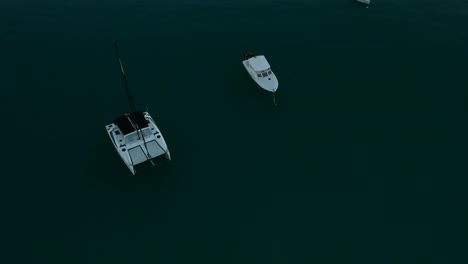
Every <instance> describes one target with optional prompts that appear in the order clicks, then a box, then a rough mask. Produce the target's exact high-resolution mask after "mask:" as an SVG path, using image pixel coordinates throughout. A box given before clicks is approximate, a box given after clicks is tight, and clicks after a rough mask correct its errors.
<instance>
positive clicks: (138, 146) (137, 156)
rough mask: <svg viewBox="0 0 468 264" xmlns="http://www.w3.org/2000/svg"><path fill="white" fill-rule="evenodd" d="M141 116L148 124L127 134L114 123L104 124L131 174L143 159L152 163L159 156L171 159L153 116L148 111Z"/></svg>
mask: <svg viewBox="0 0 468 264" xmlns="http://www.w3.org/2000/svg"><path fill="white" fill-rule="evenodd" d="M143 116H144V118H145V120H146V121H147V122H148V126H147V127H146V128H144V129H142V130H141V131H134V132H132V133H129V134H127V135H124V133H123V131H122V130H121V129H120V128H119V127H118V126H117V125H116V124H115V123H112V124H109V125H107V126H106V130H107V133H108V135H109V138H110V139H111V141H112V144H113V145H114V148H115V149H116V151H117V153H118V154H119V156H120V158H121V159H122V160H123V162H124V163H125V165H126V166H127V167H128V169H129V170H130V171H131V172H132V174H135V173H136V171H135V165H138V164H140V163H143V162H145V161H151V162H152V163H153V160H154V159H156V158H159V157H162V158H164V159H165V160H171V154H170V152H169V149H168V147H167V144H166V141H165V140H164V137H163V136H162V133H161V132H160V130H159V128H158V126H157V125H156V123H155V122H154V120H153V118H151V116H150V115H149V113H148V112H143ZM138 133H140V134H138ZM143 137H144V140H143Z"/></svg>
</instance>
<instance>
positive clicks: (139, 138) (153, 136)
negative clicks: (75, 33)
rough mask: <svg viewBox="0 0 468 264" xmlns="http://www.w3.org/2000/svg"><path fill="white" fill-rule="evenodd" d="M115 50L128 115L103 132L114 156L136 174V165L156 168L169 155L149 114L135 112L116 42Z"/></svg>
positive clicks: (121, 117) (167, 158) (169, 158)
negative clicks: (147, 163) (146, 164)
mask: <svg viewBox="0 0 468 264" xmlns="http://www.w3.org/2000/svg"><path fill="white" fill-rule="evenodd" d="M114 47H115V51H116V53H117V58H118V60H119V64H120V70H121V72H122V77H123V80H124V85H125V90H126V92H127V97H128V101H129V103H130V110H131V111H130V113H126V114H124V115H122V116H119V117H117V118H116V119H115V120H114V122H113V123H112V124H109V125H107V126H106V130H107V133H108V135H109V137H110V139H111V141H112V144H113V145H114V147H115V149H116V150H117V153H119V155H120V157H121V158H122V160H123V161H124V163H125V165H127V167H128V168H129V169H130V171H131V172H132V173H133V174H135V173H136V170H135V166H136V165H138V164H141V163H144V162H146V161H149V162H151V164H153V165H156V164H157V163H160V162H161V161H164V160H171V154H170V152H169V149H168V147H167V144H166V142H165V141H164V137H163V136H162V133H161V131H160V130H159V128H158V126H157V125H156V122H155V121H154V120H153V118H152V117H151V116H150V114H149V113H148V112H147V111H145V112H143V111H136V109H135V104H134V102H133V99H132V96H131V94H130V91H129V89H128V85H127V78H126V74H125V71H124V69H123V66H122V61H121V59H120V55H119V51H118V48H117V43H116V42H115V41H114Z"/></svg>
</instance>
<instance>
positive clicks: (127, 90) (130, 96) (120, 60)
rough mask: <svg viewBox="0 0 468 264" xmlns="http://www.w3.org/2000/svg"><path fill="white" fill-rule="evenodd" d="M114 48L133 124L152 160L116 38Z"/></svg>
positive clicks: (148, 156)
mask: <svg viewBox="0 0 468 264" xmlns="http://www.w3.org/2000/svg"><path fill="white" fill-rule="evenodd" d="M114 48H115V53H116V55H117V59H118V61H119V65H120V71H121V73H122V79H123V82H124V86H125V92H126V93H127V98H128V103H129V105H130V119H131V121H132V124H133V125H134V126H135V128H136V131H137V135H138V139H140V136H141V138H142V139H143V144H144V146H145V149H146V152H148V155H147V154H146V153H145V156H146V157H147V158H148V159H149V160H150V161H151V154H150V153H149V150H148V146H146V140H145V137H144V135H143V131H141V129H140V126H139V125H138V122H136V118H135V112H136V108H135V102H134V101H133V97H132V94H131V93H130V89H129V88H128V82H127V74H125V70H124V68H123V65H122V59H120V53H119V48H118V47H117V41H115V40H114ZM151 163H152V164H153V161H151ZM153 165H154V164H153Z"/></svg>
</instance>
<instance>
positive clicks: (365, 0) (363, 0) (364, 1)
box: [355, 0, 371, 5]
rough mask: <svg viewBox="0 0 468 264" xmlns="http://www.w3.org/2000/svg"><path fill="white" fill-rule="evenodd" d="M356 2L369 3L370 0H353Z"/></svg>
mask: <svg viewBox="0 0 468 264" xmlns="http://www.w3.org/2000/svg"><path fill="white" fill-rule="evenodd" d="M355 1H356V2H359V3H362V4H366V5H370V3H371V0H355Z"/></svg>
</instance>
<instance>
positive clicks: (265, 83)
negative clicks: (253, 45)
mask: <svg viewBox="0 0 468 264" xmlns="http://www.w3.org/2000/svg"><path fill="white" fill-rule="evenodd" d="M242 64H244V67H245V69H246V70H247V72H248V73H249V74H250V77H252V79H253V80H254V81H255V82H256V83H257V84H258V85H259V86H260V87H262V88H263V89H265V90H267V91H269V92H273V93H274V92H276V90H277V89H278V79H277V78H276V75H275V74H274V73H273V71H272V70H271V67H270V64H268V61H267V60H266V58H265V56H263V55H258V56H255V55H254V54H252V53H246V54H245V55H244V61H242Z"/></svg>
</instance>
